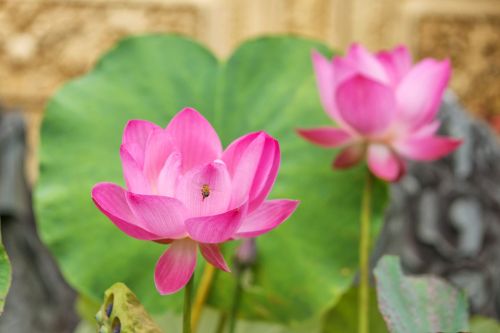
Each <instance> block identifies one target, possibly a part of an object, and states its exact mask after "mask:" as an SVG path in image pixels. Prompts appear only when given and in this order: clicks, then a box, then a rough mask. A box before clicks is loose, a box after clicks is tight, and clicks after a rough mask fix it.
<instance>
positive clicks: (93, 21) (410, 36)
mask: <svg viewBox="0 0 500 333" xmlns="http://www.w3.org/2000/svg"><path fill="white" fill-rule="evenodd" d="M154 32H178V33H180V34H184V35H188V36H191V37H193V38H195V39H196V40H199V41H201V42H202V43H204V44H205V45H207V46H208V47H209V48H210V49H212V50H213V51H214V52H215V53H216V54H217V55H219V56H221V57H227V56H228V55H229V54H230V53H231V51H232V50H233V49H234V48H235V47H236V46H237V45H238V44H239V43H241V42H242V41H243V40H245V39H247V38H250V37H253V36H258V35H262V34H268V33H272V34H282V33H291V34H297V35H301V36H306V37H311V38H316V39H320V40H323V41H325V42H327V44H329V45H330V46H332V47H333V48H335V49H337V50H345V48H346V47H347V46H348V45H349V44H350V43H351V42H352V41H358V42H361V43H363V44H364V45H366V46H367V47H369V48H370V49H372V50H377V49H380V48H390V47H393V46H394V45H397V44H399V43H405V44H408V45H409V46H410V47H411V49H412V51H413V54H414V55H415V57H416V58H422V57H425V56H433V57H437V58H444V57H450V58H451V60H452V63H453V69H454V71H453V80H452V84H451V86H452V88H453V90H454V91H455V92H456V93H457V94H458V96H459V97H460V100H461V101H462V102H463V104H464V105H465V106H466V108H467V109H468V110H469V111H470V112H472V113H474V114H476V115H478V116H480V117H482V118H485V119H487V120H489V121H491V123H492V124H494V125H495V124H497V123H498V124H497V125H495V126H497V127H498V128H499V129H500V120H499V119H497V116H498V115H500V94H498V91H500V80H499V76H500V1H498V0H475V1H470V0H379V1H371V0H307V1H304V0H302V1H301V0H238V1H234V0H3V1H0V82H1V85H0V99H1V101H2V103H3V104H5V105H7V106H9V107H16V108H20V109H22V110H23V112H24V114H25V116H26V120H27V122H28V124H29V131H28V136H29V147H30V148H29V159H28V160H29V162H28V163H29V168H28V174H29V179H30V181H31V182H33V181H34V180H35V179H36V173H37V171H36V170H37V164H36V147H37V141H38V128H39V126H40V121H41V118H42V115H43V107H44V104H45V102H46V101H47V99H48V97H49V96H51V95H52V94H53V93H54V92H55V91H56V90H57V88H58V87H59V86H60V85H61V84H62V83H63V82H65V81H67V80H69V79H71V78H73V77H75V76H78V75H81V74H83V73H85V72H86V71H88V70H89V68H91V67H92V65H93V63H94V62H95V61H96V60H97V58H98V57H99V55H101V54H102V53H103V52H104V51H106V50H108V49H109V48H110V47H111V46H112V45H113V44H114V43H115V42H116V41H117V40H118V39H120V38H122V37H124V36H127V35H131V34H142V33H154Z"/></svg>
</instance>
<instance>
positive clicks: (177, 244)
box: [92, 108, 298, 332]
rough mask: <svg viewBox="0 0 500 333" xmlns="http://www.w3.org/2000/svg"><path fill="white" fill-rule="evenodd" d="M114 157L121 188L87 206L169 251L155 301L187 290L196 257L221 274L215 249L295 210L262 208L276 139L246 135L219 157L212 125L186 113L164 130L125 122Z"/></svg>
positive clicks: (110, 187) (288, 203)
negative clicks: (119, 169) (159, 296)
mask: <svg viewBox="0 0 500 333" xmlns="http://www.w3.org/2000/svg"><path fill="white" fill-rule="evenodd" d="M186 129H193V130H192V131H187V130H186ZM195 129H196V130H195ZM199 133H202V135H199ZM120 157H121V159H122V164H123V171H124V177H125V182H126V184H127V188H126V189H125V188H122V187H120V186H118V185H115V184H112V183H108V182H103V183H99V184H96V185H95V186H94V188H93V189H92V199H93V200H94V202H95V204H96V205H97V207H98V208H99V209H100V210H101V211H102V212H103V213H104V214H105V215H106V216H107V217H108V218H110V219H111V221H112V222H113V223H114V224H115V225H116V226H117V227H118V228H120V229H121V230H122V231H123V232H125V233H126V234H127V235H129V236H131V237H134V238H137V239H142V240H146V241H153V242H156V243H160V244H169V247H168V249H167V250H166V251H165V252H164V253H163V255H162V256H161V257H160V259H159V260H158V261H157V263H156V268H155V275H154V281H155V285H156V288H157V289H158V292H159V293H160V294H162V295H168V294H173V293H175V292H177V291H179V290H180V289H181V288H183V287H184V286H185V285H186V284H187V283H188V281H189V280H190V279H191V277H192V275H193V272H194V270H195V267H196V261H197V257H198V254H197V250H198V249H200V252H201V255H202V256H203V257H204V258H205V260H207V261H208V262H209V263H210V264H212V265H214V266H215V267H217V268H219V269H221V270H223V271H226V272H229V271H230V269H229V266H228V265H227V263H226V261H225V260H224V256H223V255H222V252H221V251H220V249H219V244H222V243H225V242H228V241H231V240H233V239H240V238H255V237H257V236H259V235H262V234H265V233H267V232H268V231H270V230H272V229H274V228H276V227H278V226H279V225H280V224H281V223H283V222H284V221H285V220H286V219H287V218H288V217H289V216H290V215H291V214H292V213H293V212H294V210H295V208H296V207H297V205H298V201H296V200H288V199H275V200H267V197H268V195H269V192H271V189H272V186H273V184H274V181H275V179H276V175H277V173H278V167H279V164H280V148H279V143H278V141H277V140H276V139H274V138H273V137H271V136H270V135H269V134H267V133H265V132H254V133H249V134H246V135H244V136H242V137H240V138H238V139H236V140H235V141H233V143H231V144H230V145H229V146H228V147H227V148H226V149H225V150H223V149H222V145H221V143H220V139H219V136H218V135H217V133H216V132H215V130H214V128H213V127H212V125H210V123H209V122H208V121H207V120H206V119H205V118H204V117H203V116H202V115H201V114H200V113H199V112H198V111H196V110H194V109H190V108H186V109H184V110H182V111H181V112H179V113H178V114H177V115H176V116H175V117H174V118H173V119H172V120H171V121H170V123H169V124H168V125H167V127H166V128H161V127H160V126H158V125H156V124H153V123H150V122H148V121H145V120H131V121H129V122H128V123H127V126H126V127H125V130H124V133H123V140H122V145H121V148H120ZM207 198H209V200H205V199H207ZM200 199H201V200H200ZM114 311H115V310H113V309H110V311H109V312H114ZM103 316H105V314H103ZM124 324H125V323H124V322H123V321H122V322H121V326H120V330H121V332H125V330H126V329H125V326H124ZM116 327H118V326H116ZM108 330H109V329H108ZM127 332H128V331H127Z"/></svg>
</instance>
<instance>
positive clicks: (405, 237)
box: [374, 93, 500, 318]
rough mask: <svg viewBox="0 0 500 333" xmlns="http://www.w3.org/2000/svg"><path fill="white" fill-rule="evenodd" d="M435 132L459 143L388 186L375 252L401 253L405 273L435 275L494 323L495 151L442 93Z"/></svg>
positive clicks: (499, 195)
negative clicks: (387, 203) (450, 151)
mask: <svg viewBox="0 0 500 333" xmlns="http://www.w3.org/2000/svg"><path fill="white" fill-rule="evenodd" d="M439 117H440V119H441V120H442V122H443V126H442V128H441V129H440V132H441V133H442V134H444V135H451V136H456V137H460V138H463V139H464V143H463V145H462V146H461V147H460V149H458V150H457V151H456V152H455V153H454V154H452V155H450V156H448V157H446V158H444V159H442V160H439V161H436V162H433V163H410V165H409V168H408V174H407V175H406V176H405V177H404V178H403V179H402V180H401V181H400V182H399V183H397V184H394V185H393V186H392V187H391V204H390V206H389V208H388V210H387V214H386V223H385V226H384V228H383V231H382V234H381V237H380V239H379V242H378V244H377V246H376V249H375V253H374V259H375V260H374V262H375V261H376V259H377V258H379V257H380V256H381V255H383V254H396V255H399V256H401V259H402V263H403V266H404V268H405V270H406V271H407V272H408V273H413V274H420V273H429V274H436V275H439V276H442V277H444V278H446V279H448V280H449V281H451V282H452V283H453V284H455V285H456V286H458V287H460V288H463V289H465V290H466V292H467V293H468V295H469V298H470V304H471V310H472V312H474V313H480V314H483V315H487V316H492V317H496V318H500V146H499V145H498V139H497V137H496V135H495V134H494V133H492V132H491V130H490V128H489V127H488V125H486V124H485V123H482V122H481V121H478V120H475V119H472V117H471V116H469V114H468V113H466V112H465V110H463V109H462V107H461V106H460V103H459V102H458V101H457V99H456V97H455V96H454V95H453V94H451V93H447V94H446V96H445V100H444V103H443V105H442V107H441V110H440V113H439Z"/></svg>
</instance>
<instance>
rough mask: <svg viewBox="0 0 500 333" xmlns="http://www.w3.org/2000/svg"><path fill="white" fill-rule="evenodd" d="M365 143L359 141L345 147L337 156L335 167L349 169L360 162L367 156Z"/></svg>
mask: <svg viewBox="0 0 500 333" xmlns="http://www.w3.org/2000/svg"><path fill="white" fill-rule="evenodd" d="M365 149H366V148H365V145H364V144H361V143H358V144H353V145H350V146H348V147H346V148H344V149H343V150H342V151H341V152H340V153H339V154H338V155H337V157H336V158H335V160H334V162H333V167H334V168H335V169H347V168H350V167H352V166H354V165H356V164H358V163H359V162H360V161H361V160H362V159H363V157H364V156H365V153H366V150H365Z"/></svg>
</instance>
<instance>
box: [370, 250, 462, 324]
mask: <svg viewBox="0 0 500 333" xmlns="http://www.w3.org/2000/svg"><path fill="white" fill-rule="evenodd" d="M374 274H375V278H376V279H377V297H378V305H379V309H380V312H381V313H382V315H383V317H384V319H385V321H386V323H387V326H388V327H389V331H390V332H394V333H400V332H408V333H413V332H414V333H419V332H463V331H468V327H469V323H468V317H469V315H468V311H467V299H466V297H465V295H464V294H463V293H462V292H460V291H458V290H457V289H455V288H454V287H453V286H451V285H450V284H448V283H447V282H446V281H444V280H442V279H440V278H438V277H435V276H421V277H408V276H405V275H404V274H403V272H402V269H401V265H400V263H399V258H398V257H394V256H384V257H382V259H380V261H379V262H378V264H377V267H376V268H375V271H374Z"/></svg>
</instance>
